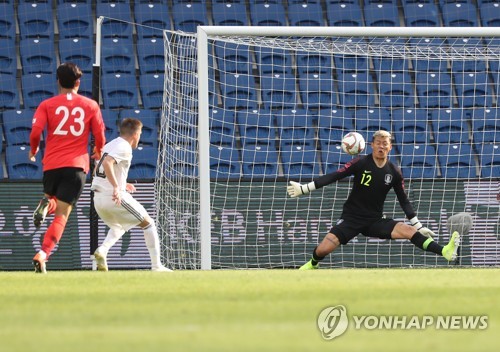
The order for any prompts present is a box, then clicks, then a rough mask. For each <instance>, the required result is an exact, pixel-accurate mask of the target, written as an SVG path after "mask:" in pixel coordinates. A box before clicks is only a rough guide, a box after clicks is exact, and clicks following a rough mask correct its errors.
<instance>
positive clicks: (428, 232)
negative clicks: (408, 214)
mask: <svg viewBox="0 0 500 352" xmlns="http://www.w3.org/2000/svg"><path fill="white" fill-rule="evenodd" d="M410 223H411V226H413V228H414V229H415V230H416V231H418V232H420V233H421V234H422V235H424V236H425V237H429V238H432V237H434V236H436V234H435V233H434V232H432V230H430V229H429V228H427V227H424V226H423V225H422V224H421V223H420V221H418V218H417V217H416V216H415V217H414V218H412V219H410Z"/></svg>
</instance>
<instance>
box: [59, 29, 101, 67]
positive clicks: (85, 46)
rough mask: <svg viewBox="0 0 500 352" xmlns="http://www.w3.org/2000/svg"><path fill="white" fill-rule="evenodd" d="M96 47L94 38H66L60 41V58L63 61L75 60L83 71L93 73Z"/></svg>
mask: <svg viewBox="0 0 500 352" xmlns="http://www.w3.org/2000/svg"><path fill="white" fill-rule="evenodd" d="M94 55H95V54H94V49H93V43H92V39H87V38H66V39H61V40H60V41H59V59H60V61H61V63H63V62H73V63H75V64H76V65H78V67H80V70H82V72H83V73H86V74H89V75H90V73H92V67H93V64H94V61H95V59H94Z"/></svg>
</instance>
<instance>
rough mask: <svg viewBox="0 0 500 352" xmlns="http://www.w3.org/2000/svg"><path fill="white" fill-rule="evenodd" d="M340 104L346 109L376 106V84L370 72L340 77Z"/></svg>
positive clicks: (343, 74) (347, 74)
mask: <svg viewBox="0 0 500 352" xmlns="http://www.w3.org/2000/svg"><path fill="white" fill-rule="evenodd" d="M338 86H339V96H340V103H341V105H343V106H346V107H370V106H374V105H375V98H374V94H373V92H374V83H373V80H372V77H371V76H370V74H369V73H368V72H348V73H340V74H339V75H338Z"/></svg>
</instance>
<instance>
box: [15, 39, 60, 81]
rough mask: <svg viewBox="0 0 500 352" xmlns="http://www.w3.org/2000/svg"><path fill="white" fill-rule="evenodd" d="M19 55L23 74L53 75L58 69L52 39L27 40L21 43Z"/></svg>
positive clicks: (22, 40)
mask: <svg viewBox="0 0 500 352" xmlns="http://www.w3.org/2000/svg"><path fill="white" fill-rule="evenodd" d="M19 53H20V56H21V65H22V68H23V74H24V75H26V74H30V73H47V74H53V73H54V72H56V69H57V65H56V63H57V59H56V55H55V49H54V41H53V40H52V39H44V38H41V39H38V38H36V39H35V38H26V39H21V40H20V42H19Z"/></svg>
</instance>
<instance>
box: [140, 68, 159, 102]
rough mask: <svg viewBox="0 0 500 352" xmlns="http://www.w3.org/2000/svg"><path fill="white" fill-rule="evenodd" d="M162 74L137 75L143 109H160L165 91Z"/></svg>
mask: <svg viewBox="0 0 500 352" xmlns="http://www.w3.org/2000/svg"><path fill="white" fill-rule="evenodd" d="M164 83H165V80H164V76H163V74H156V73H149V74H144V75H140V76H139V86H140V88H141V97H142V105H143V106H144V108H145V109H161V108H162V106H163V94H164V92H165V86H164Z"/></svg>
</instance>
